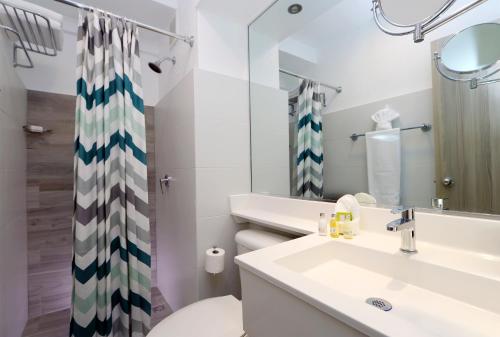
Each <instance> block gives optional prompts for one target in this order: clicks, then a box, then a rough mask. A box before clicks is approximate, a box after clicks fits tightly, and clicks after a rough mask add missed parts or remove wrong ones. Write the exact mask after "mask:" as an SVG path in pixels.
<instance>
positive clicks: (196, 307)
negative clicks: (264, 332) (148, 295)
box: [147, 296, 244, 337]
mask: <svg viewBox="0 0 500 337" xmlns="http://www.w3.org/2000/svg"><path fill="white" fill-rule="evenodd" d="M243 335H244V331H243V316H242V309H241V302H240V301H238V300H237V299H236V298H234V297H233V296H223V297H214V298H209V299H206V300H202V301H199V302H196V303H193V304H191V305H188V306H187V307H184V308H182V309H180V310H178V311H176V312H175V313H173V314H172V315H170V316H168V317H167V318H165V319H164V320H163V321H161V322H160V323H158V325H157V326H155V327H154V328H153V329H152V330H151V332H150V333H149V334H148V336H147V337H200V336H203V337H241V336H243Z"/></svg>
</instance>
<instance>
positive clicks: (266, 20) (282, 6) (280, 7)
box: [250, 0, 369, 44]
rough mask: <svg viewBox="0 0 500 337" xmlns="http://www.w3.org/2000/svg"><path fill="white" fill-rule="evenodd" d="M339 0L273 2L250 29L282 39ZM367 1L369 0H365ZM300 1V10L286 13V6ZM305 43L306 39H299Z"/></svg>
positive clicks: (305, 25)
mask: <svg viewBox="0 0 500 337" xmlns="http://www.w3.org/2000/svg"><path fill="white" fill-rule="evenodd" d="M340 1H341V0H309V1H307V0H280V1H278V2H276V3H274V4H273V6H272V7H270V8H269V9H268V10H267V11H266V12H265V13H263V14H262V15H261V16H260V17H259V18H258V19H257V20H256V21H255V22H254V23H252V25H251V26H250V27H251V30H252V31H255V32H259V33H263V34H265V35H266V36H268V37H269V38H271V39H273V40H274V41H283V40H284V39H286V38H288V37H290V36H291V35H293V34H294V33H296V32H297V31H298V30H300V29H302V28H303V27H308V26H309V22H310V21H312V20H314V19H315V18H317V17H318V16H320V15H321V13H324V12H326V11H328V10H329V9H330V8H332V7H334V6H335V5H336V4H337V3H338V2H340ZM367 1H369V0H367ZM295 3H300V4H302V6H303V9H302V12H300V13H299V14H296V15H291V14H289V13H288V7H289V6H290V5H292V4H295ZM301 42H303V43H305V44H309V43H307V41H303V40H302V41H301Z"/></svg>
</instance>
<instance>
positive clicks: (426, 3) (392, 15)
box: [380, 0, 454, 26]
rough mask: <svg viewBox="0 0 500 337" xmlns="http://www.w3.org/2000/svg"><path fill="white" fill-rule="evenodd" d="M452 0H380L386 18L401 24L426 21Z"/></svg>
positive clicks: (411, 24)
mask: <svg viewBox="0 0 500 337" xmlns="http://www.w3.org/2000/svg"><path fill="white" fill-rule="evenodd" d="M452 2H454V0H418V1H415V0H380V7H381V8H382V11H383V12H384V14H385V16H386V18H387V19H388V20H389V21H391V22H392V23H395V24H398V25H402V26H414V25H416V24H418V23H421V22H424V21H427V20H428V19H430V18H431V17H432V16H434V15H435V14H436V13H437V12H438V11H440V10H441V9H442V8H443V7H446V6H448V5H449V4H450V3H452Z"/></svg>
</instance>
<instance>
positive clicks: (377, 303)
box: [366, 297, 392, 311]
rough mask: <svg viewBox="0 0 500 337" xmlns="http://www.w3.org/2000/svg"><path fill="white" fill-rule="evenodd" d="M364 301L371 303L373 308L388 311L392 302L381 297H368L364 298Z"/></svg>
mask: <svg viewBox="0 0 500 337" xmlns="http://www.w3.org/2000/svg"><path fill="white" fill-rule="evenodd" d="M366 303H368V304H370V305H373V306H374V307H375V308H378V309H380V310H384V311H389V310H391V309H392V304H391V303H389V302H387V301H386V300H384V299H383V298H377V297H370V298H369V299H367V300H366Z"/></svg>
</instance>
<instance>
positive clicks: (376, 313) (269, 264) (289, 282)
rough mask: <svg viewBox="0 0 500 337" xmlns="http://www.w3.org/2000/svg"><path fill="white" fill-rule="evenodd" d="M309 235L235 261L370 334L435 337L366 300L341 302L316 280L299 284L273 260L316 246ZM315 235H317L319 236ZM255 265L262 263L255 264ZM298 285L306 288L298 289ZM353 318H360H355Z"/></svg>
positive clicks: (293, 275) (384, 336)
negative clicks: (374, 306)
mask: <svg viewBox="0 0 500 337" xmlns="http://www.w3.org/2000/svg"><path fill="white" fill-rule="evenodd" d="M310 237H313V235H309V236H306V237H303V238H299V239H295V240H293V242H292V241H288V242H285V243H282V244H280V245H277V246H272V247H269V248H264V249H262V250H259V251H255V252H250V253H247V254H244V255H240V256H236V257H235V263H236V264H237V265H239V266H240V267H241V268H243V269H245V270H247V271H249V272H251V273H253V274H255V275H257V276H258V277H260V278H262V279H263V280H265V281H267V282H269V283H271V284H273V285H274V286H276V287H278V288H280V289H282V290H284V291H286V292H288V293H290V294H291V295H293V296H295V297H297V298H299V299H301V300H302V301H304V302H306V303H308V304H310V305H312V306H313V307H315V308H317V309H318V310H320V311H322V312H324V313H326V314H328V315H330V316H332V317H333V318H335V319H338V320H339V321H341V322H343V323H344V324H346V325H348V326H350V327H352V328H354V329H356V330H358V331H360V332H362V333H364V334H367V335H368V336H373V337H400V336H402V335H401V331H404V336H405V337H434V336H433V335H429V334H422V331H417V332H414V329H415V326H412V325H409V324H407V323H406V322H404V321H402V320H400V319H398V318H396V317H394V316H388V315H387V313H386V312H383V311H380V310H379V309H376V308H373V307H370V306H368V305H367V304H365V303H364V302H360V303H358V302H353V301H350V300H347V301H345V300H344V301H342V298H345V297H346V296H345V295H344V294H342V293H335V296H336V298H333V295H332V289H329V288H327V287H326V286H324V285H321V284H316V283H314V284H313V285H312V284H307V285H306V286H304V284H299V283H300V281H299V280H297V276H296V275H295V273H293V272H292V271H290V270H288V269H287V268H285V267H282V266H279V265H277V264H276V263H274V261H276V260H278V259H280V258H282V257H285V256H288V255H292V254H294V253H297V252H300V251H302V250H304V249H307V248H309V247H312V246H313V245H311V243H310V242H308V241H309V240H310ZM315 237H316V238H318V237H317V236H315ZM324 239H325V242H328V240H330V238H328V237H325V238H324ZM298 241H303V242H298ZM314 242H316V241H314ZM297 243H299V244H297ZM303 243H305V244H303ZM290 244H291V245H290ZM284 245H290V247H287V248H288V249H283V246H284ZM279 246H280V247H279ZM276 248H281V249H280V250H282V251H281V252H280V250H277V249H276ZM258 253H260V254H258ZM263 253H267V254H266V256H267V259H266V260H268V261H266V260H264V261H261V259H260V256H261V255H262V254H263ZM256 264H258V265H259V266H258V267H256ZM277 269H279V274H280V275H279V276H280V278H279V279H278V278H277V277H276V276H275V275H274V274H276V272H277ZM307 283H309V282H307ZM299 287H300V288H302V289H304V290H299V289H298V288H299ZM353 317H358V318H357V319H354V318H353ZM395 322H398V323H399V324H396V323H395Z"/></svg>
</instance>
